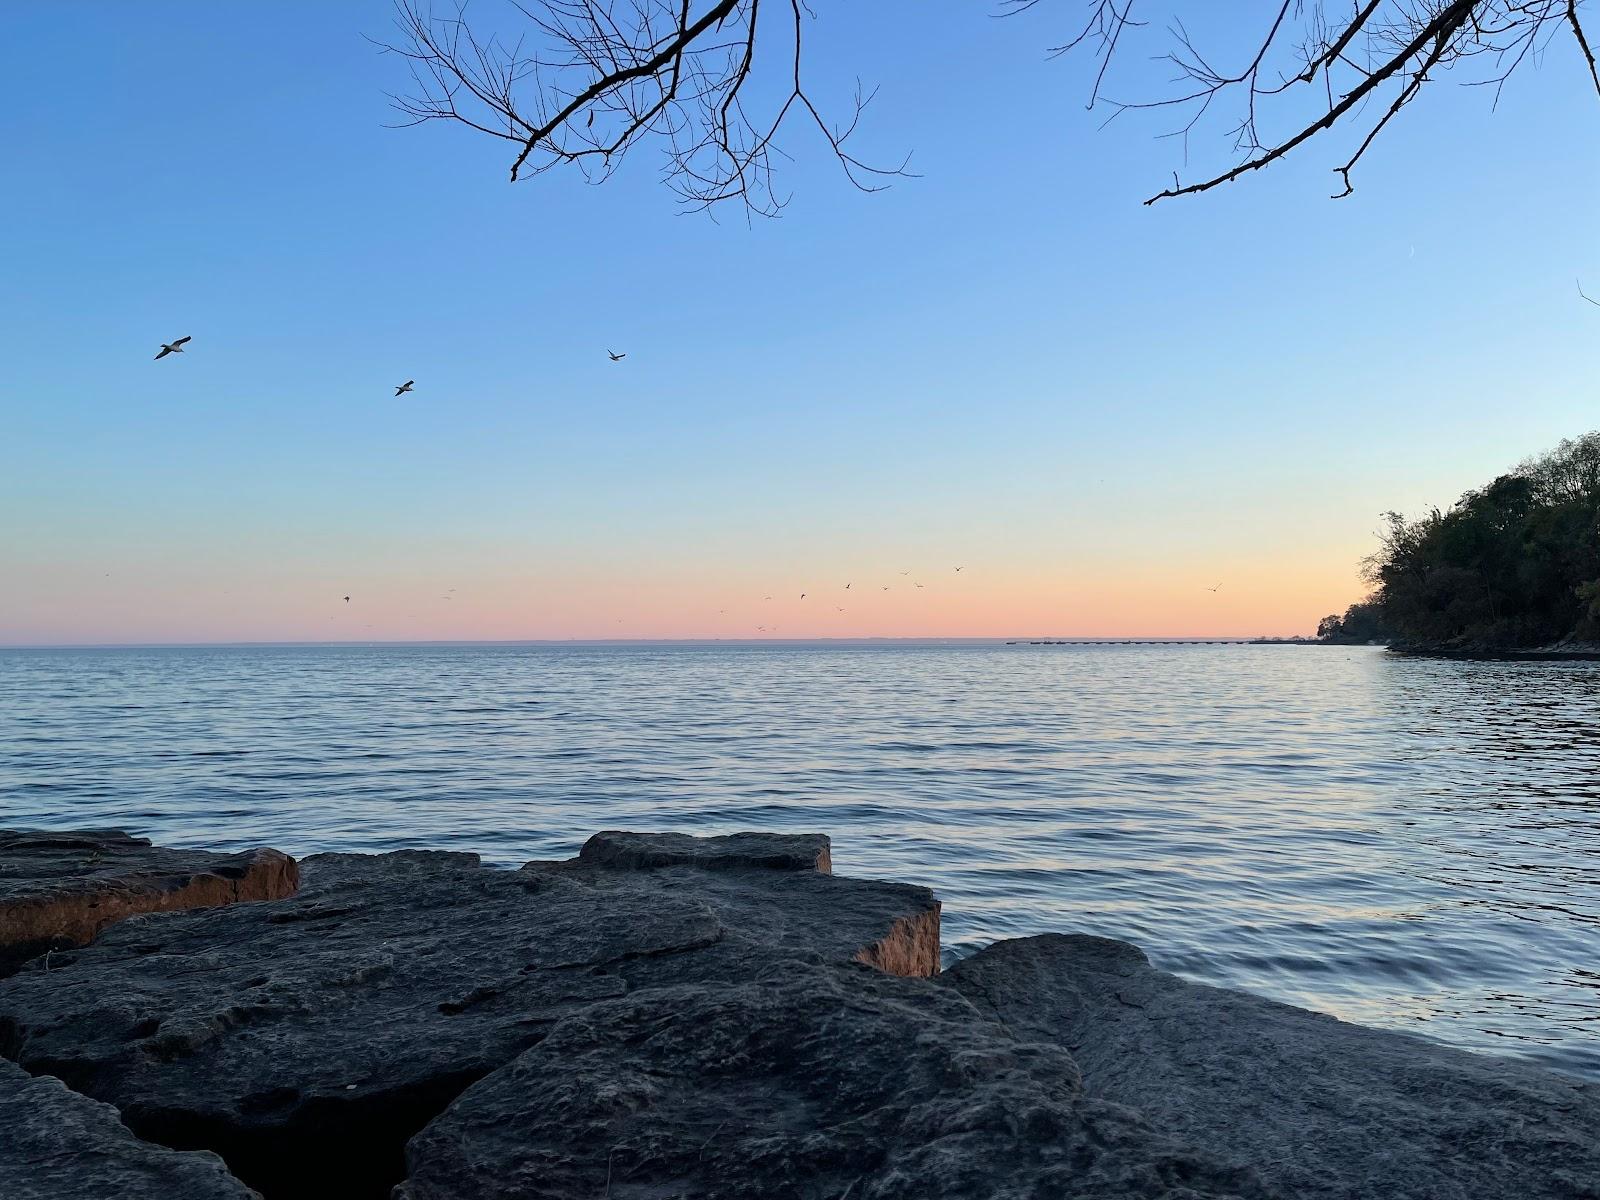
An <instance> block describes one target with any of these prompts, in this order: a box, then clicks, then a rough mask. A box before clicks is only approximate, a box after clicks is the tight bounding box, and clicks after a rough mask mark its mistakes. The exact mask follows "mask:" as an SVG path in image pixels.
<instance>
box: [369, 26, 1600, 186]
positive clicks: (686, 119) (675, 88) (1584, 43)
mask: <svg viewBox="0 0 1600 1200" xmlns="http://www.w3.org/2000/svg"><path fill="white" fill-rule="evenodd" d="M991 2H992V3H995V4H997V5H998V6H999V11H998V13H997V14H996V15H1000V16H1017V15H1020V14H1022V13H1027V12H1033V11H1038V12H1045V11H1054V10H1058V9H1059V8H1060V7H1061V6H1063V5H1068V4H1074V3H1075V4H1078V5H1082V6H1083V8H1080V9H1079V12H1080V13H1086V19H1078V18H1075V19H1074V20H1073V23H1072V25H1071V27H1070V28H1069V34H1070V36H1068V37H1067V40H1065V41H1064V42H1061V43H1060V44H1058V45H1054V46H1051V47H1050V48H1049V53H1050V54H1051V55H1052V56H1059V55H1066V54H1069V53H1073V52H1075V51H1084V50H1087V51H1088V52H1090V53H1092V55H1093V61H1094V64H1095V66H1094V76H1093V81H1092V83H1090V85H1089V89H1088V107H1089V108H1091V109H1094V108H1097V107H1099V106H1101V105H1105V106H1106V107H1108V108H1109V109H1110V116H1109V117H1108V118H1107V120H1108V121H1109V120H1111V119H1114V118H1116V117H1118V116H1120V115H1122V114H1124V113H1128V112H1132V111H1136V110H1168V109H1171V110H1173V111H1174V112H1177V113H1181V114H1182V119H1181V121H1180V123H1179V125H1178V127H1177V128H1176V129H1174V130H1172V132H1171V135H1170V136H1174V137H1177V138H1180V139H1182V141H1183V145H1184V161H1185V163H1187V161H1188V151H1189V142H1190V137H1191V134H1193V133H1194V131H1195V130H1196V129H1197V128H1199V127H1200V125H1201V124H1202V123H1203V122H1210V121H1214V120H1216V119H1217V118H1218V116H1219V115H1221V119H1222V120H1223V121H1225V122H1227V124H1226V126H1225V128H1226V129H1227V131H1228V136H1229V137H1230V138H1231V141H1232V144H1233V149H1234V151H1235V153H1236V154H1237V155H1238V159H1239V160H1238V161H1236V162H1234V163H1233V165H1232V166H1230V167H1228V168H1227V169H1226V170H1221V171H1213V172H1212V173H1210V174H1207V175H1206V176H1205V177H1203V178H1201V179H1199V180H1198V181H1196V182H1190V183H1185V182H1183V180H1182V179H1181V178H1180V177H1179V176H1178V175H1177V174H1176V173H1175V174H1174V176H1173V184H1172V186H1171V187H1169V188H1167V189H1165V190H1163V191H1161V192H1159V193H1157V194H1156V195H1154V196H1151V197H1150V198H1149V199H1148V200H1147V201H1146V203H1150V204H1153V203H1155V202H1156V201H1157V200H1164V199H1168V198H1171V197H1174V196H1187V195H1193V194H1195V193H1197V192H1204V191H1209V190H1210V189H1212V188H1215V187H1218V186H1220V185H1222V184H1224V183H1228V182H1231V181H1232V180H1235V179H1239V178H1241V177H1242V176H1244V175H1247V174H1249V173H1251V172H1254V171H1259V170H1261V169H1263V168H1265V167H1268V166H1271V165H1272V164H1273V163H1275V162H1278V161H1280V160H1281V159H1283V158H1285V157H1287V156H1289V155H1290V154H1293V153H1295V152H1296V151H1298V150H1299V149H1300V148H1301V147H1303V146H1304V145H1305V144H1306V143H1307V142H1309V141H1311V140H1312V139H1313V138H1316V137H1318V136H1319V135H1322V134H1324V133H1328V132H1329V131H1333V130H1335V129H1341V130H1348V132H1349V140H1350V144H1352V145H1353V146H1354V147H1355V149H1354V152H1353V153H1352V154H1350V156H1349V157H1348V158H1347V159H1346V160H1345V161H1344V163H1343V165H1342V166H1338V167H1335V168H1334V170H1335V172H1336V173H1337V174H1338V176H1339V178H1340V182H1341V185H1342V189H1341V190H1340V191H1339V192H1338V193H1337V196H1340V197H1342V196H1348V195H1349V194H1350V193H1351V191H1352V189H1353V187H1354V184H1353V181H1352V178H1351V176H1352V172H1353V171H1354V170H1355V168H1356V167H1357V165H1358V164H1359V163H1360V162H1361V161H1362V159H1363V158H1364V156H1365V155H1366V154H1367V152H1368V151H1369V150H1370V149H1371V147H1372V146H1373V144H1374V143H1375V142H1376V140H1377V139H1378V137H1379V136H1380V135H1381V134H1382V133H1383V132H1384V131H1385V130H1386V129H1388V128H1389V127H1390V125H1391V123H1392V122H1393V121H1394V120H1395V118H1396V117H1398V116H1399V115H1400V113H1401V112H1402V110H1404V109H1405V108H1406V107H1407V106H1408V105H1410V104H1412V103H1413V102H1415V101H1416V100H1417V99H1418V98H1419V97H1421V96H1422V95H1423V94H1424V92H1425V85H1426V84H1427V83H1429V82H1431V81H1433V80H1434V79H1435V78H1436V77H1439V76H1442V75H1444V74H1446V73H1448V72H1452V71H1458V70H1460V71H1462V72H1463V73H1464V74H1469V75H1471V76H1472V77H1471V78H1467V79H1465V80H1464V82H1466V83H1468V84H1472V85H1477V86H1488V87H1492V88H1493V89H1494V91H1495V93H1496V95H1497V96H1498V93H1499V90H1500V89H1501V88H1502V87H1503V86H1504V85H1505V83H1506V81H1507V80H1508V79H1509V78H1510V77H1511V75H1512V74H1513V73H1515V72H1516V71H1518V70H1519V69H1520V68H1521V67H1522V66H1523V65H1524V64H1525V63H1527V62H1528V61H1529V60H1530V59H1532V60H1537V59H1538V58H1540V57H1541V55H1542V54H1543V52H1544V50H1545V48H1546V47H1547V46H1548V45H1549V44H1550V43H1551V41H1552V40H1553V39H1554V38H1555V37H1556V36H1557V35H1558V34H1560V35H1563V36H1570V38H1571V39H1572V41H1574V42H1576V44H1577V46H1578V49H1579V53H1580V55H1581V57H1582V60H1583V63H1584V67H1585V70H1586V72H1587V74H1588V75H1589V77H1590V80H1591V82H1592V83H1593V84H1594V87H1595V91H1596V94H1597V95H1600V65H1597V63H1596V55H1595V52H1594V46H1593V43H1591V42H1590V40H1589V37H1588V34H1587V32H1586V30H1585V26H1584V23H1583V19H1582V10H1583V7H1584V4H1585V3H1586V2H1587V0H1278V2H1277V3H1274V4H1272V5H1271V6H1270V7H1269V8H1268V9H1267V11H1266V12H1265V13H1263V16H1262V22H1263V24H1262V29H1263V32H1262V33H1261V35H1260V36H1259V37H1257V38H1254V39H1252V40H1251V41H1250V42H1249V43H1248V44H1246V45H1245V46H1244V47H1243V48H1242V51H1240V52H1237V53H1235V54H1229V55H1227V56H1226V57H1227V58H1231V59H1233V60H1234V61H1236V62H1237V63H1238V64H1239V65H1238V66H1235V67H1227V66H1224V65H1221V64H1222V62H1223V58H1222V57H1218V56H1214V55H1213V53H1212V52H1210V51H1204V50H1202V49H1201V47H1200V42H1199V39H1198V38H1197V37H1196V36H1195V35H1194V34H1191V32H1190V31H1189V29H1188V28H1186V27H1185V25H1184V24H1183V22H1182V21H1181V20H1176V19H1175V20H1173V21H1172V23H1171V24H1170V26H1169V37H1170V39H1171V40H1170V42H1169V44H1168V47H1167V50H1166V53H1165V54H1164V55H1162V56H1161V60H1162V61H1165V62H1167V63H1169V64H1170V65H1171V66H1172V67H1173V68H1174V69H1175V70H1176V80H1175V82H1176V83H1177V84H1178V86H1177V87H1176V88H1175V89H1174V94H1173V95H1169V96H1164V97H1156V98H1153V99H1146V100H1138V99H1133V100H1124V101H1118V100H1113V99H1110V98H1108V96H1107V88H1108V87H1109V86H1111V83H1110V81H1111V79H1112V76H1113V74H1114V61H1113V60H1115V59H1117V57H1118V56H1119V55H1126V54H1127V53H1128V52H1129V51H1128V46H1129V44H1130V42H1131V41H1133V40H1136V39H1134V38H1133V37H1132V36H1131V35H1133V34H1134V33H1135V32H1136V31H1142V30H1144V29H1145V28H1146V27H1147V21H1146V19H1144V18H1148V16H1149V10H1150V9H1151V8H1153V7H1155V6H1156V5H1157V3H1158V2H1159V0H991ZM454 3H455V6H454V7H452V8H451V9H450V10H449V11H448V12H446V13H445V14H444V15H436V14H435V12H434V11H433V10H432V8H430V7H429V4H430V0H396V11H397V22H396V24H397V28H398V30H399V36H398V38H397V39H396V41H395V42H394V43H392V44H387V45H385V49H387V50H390V51H393V52H394V53H396V54H398V55H401V56H402V57H404V58H405V59H406V60H407V62H408V63H409V65H410V68H411V77H412V81H413V84H414V87H413V90H412V91H411V92H409V93H408V94H406V95H403V96H397V97H394V98H393V99H394V102H395V105H396V107H397V108H398V109H399V110H400V112H401V113H403V114H404V115H405V116H406V118H407V119H408V121H409V122H411V123H416V122H422V121H431V120H448V121H454V122H457V123H459V124H462V125H465V126H467V127H469V128H471V129H474V130H476V131H478V132H480V133H484V134H488V135H490V136H492V137H496V138H499V139H502V140H504V141H506V142H507V143H509V144H511V145H512V146H514V147H515V149H514V151H513V153H512V155H511V158H512V163H511V178H512V180H513V181H515V180H517V179H519V178H521V177H523V176H524V175H528V174H536V173H538V172H541V171H546V170H549V169H550V168H551V167H554V166H557V165H562V164H568V165H573V166H576V167H577V168H578V169H580V170H582V171H583V172H584V173H585V175H586V176H587V177H588V178H589V179H590V180H591V181H595V182H598V181H601V180H604V179H606V178H609V177H610V175H611V173H612V172H613V171H614V170H616V169H617V167H618V166H619V165H620V163H621V162H622V160H623V159H624V158H625V157H626V156H627V155H628V154H629V153H630V152H632V151H633V150H635V149H637V148H638V147H639V146H640V145H641V144H642V143H644V142H646V141H649V142H653V143H654V144H655V145H656V146H657V147H658V148H659V149H660V150H661V152H662V154H663V159H664V162H663V168H662V171H663V177H664V179H665V181H666V182H667V184H668V186H670V187H672V188H673V189H674V190H675V191H676V192H677V193H678V194H679V196H680V197H681V199H682V200H683V201H684V203H685V204H686V205H687V206H688V207H691V208H709V207H711V206H713V205H717V204H721V203H722V202H724V201H727V200H738V201H740V202H741V203H743V204H744V205H745V206H746V208H747V209H748V210H749V211H751V212H757V213H764V214H769V215H770V214H775V213H777V212H778V211H779V210H780V209H781V208H782V207H783V205H784V203H785V201H784V199H782V198H780V197H779V196H778V194H777V193H776V192H775V191H774V173H773V172H774V160H775V156H777V157H783V156H785V155H784V151H783V150H782V149H780V146H779V140H780V137H781V136H782V135H783V134H785V133H786V132H792V131H793V128H794V125H795V122H796V121H798V122H799V123H800V124H801V125H802V126H810V127H812V128H814V129H815V130H816V131H817V132H819V133H820V134H821V136H822V140H823V142H824V144H825V145H826V146H827V147H828V150H829V152H830V153H831V154H832V155H833V156H834V158H835V159H836V161H837V162H838V163H839V165H840V167H841V168H842V170H843V171H844V174H845V176H846V178H848V179H849V180H850V182H851V183H852V184H853V185H855V186H856V187H858V188H860V189H861V190H863V191H869V192H870V191H877V190H879V189H880V188H882V187H883V186H885V185H886V183H887V181H888V180H889V178H891V177H893V176H895V175H904V174H906V173H907V172H906V166H907V163H905V162H902V163H901V164H900V165H899V166H898V167H883V166H875V165H872V164H869V163H868V162H866V161H864V160H862V159H861V158H859V157H858V156H857V155H856V154H855V153H854V152H853V151H852V150H851V149H850V148H849V145H848V143H849V141H850V139H851V137H852V135H853V134H854V133H855V131H856V129H857V127H858V124H859V122H860V119H861V115H862V112H863V110H864V109H865V108H866V106H867V104H869V103H870V102H871V100H872V94H871V93H870V92H868V93H863V92H862V90H861V88H860V86H859V85H858V86H857V90H856V93H855V96H854V99H853V104H852V109H851V111H850V113H849V115H848V119H847V120H845V121H843V122H842V123H838V124H833V123H830V122H829V121H827V120H825V119H824V117H823V115H822V112H821V111H820V109H819V107H818V105H817V104H816V103H815V102H814V101H813V98H812V96H811V94H810V93H809V92H808V91H807V89H806V87H805V84H804V75H805V72H804V70H803V67H804V58H805V56H804V54H803V52H802V48H803V45H804V33H805V26H806V22H807V21H808V20H810V19H813V14H812V13H811V11H810V9H809V8H807V7H806V0H480V3H487V4H488V5H489V6H490V7H491V9H492V13H491V15H493V13H498V15H499V17H500V20H499V21H498V22H497V21H494V20H491V19H487V18H485V19H480V13H481V12H483V11H484V10H483V9H479V8H475V9H473V13H472V20H471V21H470V22H469V21H468V19H467V10H466V6H465V0H454ZM1135 3H1137V4H1138V6H1139V9H1138V11H1139V14H1140V18H1141V19H1135V17H1134V15H1133V14H1134V6H1135ZM494 6H498V7H497V8H496V7H494ZM1216 7H1217V8H1218V9H1221V8H1225V7H1226V6H1216ZM1194 8H1195V10H1196V11H1198V12H1200V13H1201V14H1203V15H1205V14H1208V12H1209V11H1210V10H1208V8H1207V7H1206V6H1203V5H1200V4H1198V3H1196V4H1195V5H1194ZM939 15H940V10H939V9H938V7H937V6H930V7H929V10H928V17H927V19H929V20H935V19H938V16H939ZM501 29H505V30H509V31H510V32H507V33H502V32H499V30H501Z"/></svg>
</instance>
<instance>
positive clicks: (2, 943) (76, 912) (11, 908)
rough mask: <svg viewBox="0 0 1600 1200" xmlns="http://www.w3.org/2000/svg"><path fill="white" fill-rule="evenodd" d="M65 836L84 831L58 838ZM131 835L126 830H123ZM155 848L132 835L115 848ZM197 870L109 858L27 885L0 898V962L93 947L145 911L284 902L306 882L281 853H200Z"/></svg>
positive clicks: (296, 868)
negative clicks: (111, 928)
mask: <svg viewBox="0 0 1600 1200" xmlns="http://www.w3.org/2000/svg"><path fill="white" fill-rule="evenodd" d="M57 836H59V837H60V838H61V839H67V838H72V837H75V836H79V835H74V834H62V835H57ZM124 836H125V835H124ZM138 843H143V846H144V847H149V845H150V843H149V842H148V841H145V839H143V838H138V839H133V838H128V839H126V841H125V842H122V843H121V844H119V845H118V846H117V847H116V849H117V850H118V851H124V850H126V849H135V850H136V849H138V848H140V847H139V846H138ZM196 858H197V859H198V860H201V861H198V862H197V863H196V864H195V865H196V867H197V868H198V869H195V870H174V869H172V868H170V867H168V868H166V869H162V868H161V867H156V868H155V869H140V867H139V865H138V864H137V862H130V863H128V864H126V865H125V866H124V865H122V864H117V863H108V864H107V865H106V867H104V868H102V869H101V870H100V871H98V872H93V873H86V874H84V875H81V876H78V877H76V878H68V879H41V880H39V882H38V885H37V889H36V890H29V889H28V886H27V884H26V882H25V883H24V884H23V885H22V888H21V889H19V890H17V891H14V892H13V894H11V895H9V896H7V897H5V898H3V899H0V960H3V959H6V958H13V957H17V956H23V957H28V956H31V953H43V952H44V951H45V950H48V949H51V948H53V947H58V948H65V947H68V946H86V945H88V944H89V943H90V942H92V941H93V940H94V938H95V935H96V934H98V933H99V932H100V931H101V930H102V929H104V928H105V927H106V926H108V925H111V924H114V923H116V922H117V921H122V920H125V919H126V918H128V917H133V916H138V915H140V914H142V913H153V912H175V911H178V910H180V909H189V908H216V907H219V906H221V905H224V904H237V903H239V902H241V901H247V900H282V899H285V898H286V897H289V896H292V895H294V893H295V891H296V890H297V889H298V888H299V886H300V869H299V866H298V864H296V862H295V860H294V859H292V858H290V857H289V856H288V855H287V854H284V853H282V852H280V851H277V850H270V849H265V848H262V849H256V850H247V851H244V852H243V853H240V854H232V855H213V854H201V853H200V852H196Z"/></svg>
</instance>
